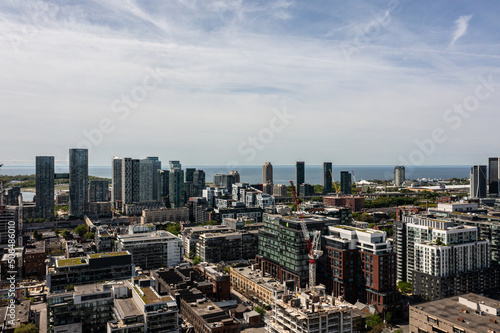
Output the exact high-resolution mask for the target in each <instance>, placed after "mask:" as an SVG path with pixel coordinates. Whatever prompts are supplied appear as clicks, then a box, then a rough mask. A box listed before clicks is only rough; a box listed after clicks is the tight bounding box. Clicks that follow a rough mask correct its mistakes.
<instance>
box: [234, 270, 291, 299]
mask: <svg viewBox="0 0 500 333" xmlns="http://www.w3.org/2000/svg"><path fill="white" fill-rule="evenodd" d="M230 274H231V283H232V285H233V286H234V287H236V288H238V289H240V290H241V291H243V292H244V293H246V294H249V295H252V296H254V297H256V298H258V299H259V300H261V301H263V302H265V303H267V304H271V301H272V300H273V297H274V298H280V297H281V296H282V295H283V292H284V291H285V289H284V287H283V284H282V283H279V282H277V281H276V279H274V278H272V277H270V276H269V274H266V275H267V276H265V275H264V274H262V270H261V269H256V268H255V265H253V266H247V267H231V268H230Z"/></svg>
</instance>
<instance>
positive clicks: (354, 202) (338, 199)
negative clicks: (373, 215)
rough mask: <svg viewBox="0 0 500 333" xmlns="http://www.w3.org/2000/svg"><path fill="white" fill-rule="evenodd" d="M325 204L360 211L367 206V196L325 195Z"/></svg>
mask: <svg viewBox="0 0 500 333" xmlns="http://www.w3.org/2000/svg"><path fill="white" fill-rule="evenodd" d="M323 204H324V205H325V206H327V207H349V208H351V210H352V211H353V212H359V211H361V210H362V209H363V207H364V206H365V198H363V197H357V196H324V197H323Z"/></svg>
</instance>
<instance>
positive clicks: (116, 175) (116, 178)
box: [111, 156, 122, 208]
mask: <svg viewBox="0 0 500 333" xmlns="http://www.w3.org/2000/svg"><path fill="white" fill-rule="evenodd" d="M111 177H112V183H111V186H112V187H113V189H112V191H111V204H112V205H113V207H115V208H121V205H120V203H121V202H122V159H121V158H119V157H116V156H115V157H113V160H112V169H111ZM117 201H118V202H119V203H118V205H117Z"/></svg>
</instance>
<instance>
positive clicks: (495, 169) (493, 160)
mask: <svg viewBox="0 0 500 333" xmlns="http://www.w3.org/2000/svg"><path fill="white" fill-rule="evenodd" d="M488 164H489V171H488V173H489V174H488V176H489V181H488V185H489V191H488V193H489V194H495V195H498V194H499V192H500V191H499V168H500V158H499V157H490V158H489V159H488Z"/></svg>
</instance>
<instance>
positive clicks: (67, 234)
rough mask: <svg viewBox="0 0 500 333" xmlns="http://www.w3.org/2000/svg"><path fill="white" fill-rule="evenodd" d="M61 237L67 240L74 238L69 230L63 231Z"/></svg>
mask: <svg viewBox="0 0 500 333" xmlns="http://www.w3.org/2000/svg"><path fill="white" fill-rule="evenodd" d="M61 236H62V237H63V238H64V239H66V240H68V239H71V238H73V235H71V232H69V230H67V229H64V230H63V231H61Z"/></svg>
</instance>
